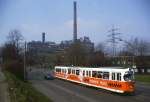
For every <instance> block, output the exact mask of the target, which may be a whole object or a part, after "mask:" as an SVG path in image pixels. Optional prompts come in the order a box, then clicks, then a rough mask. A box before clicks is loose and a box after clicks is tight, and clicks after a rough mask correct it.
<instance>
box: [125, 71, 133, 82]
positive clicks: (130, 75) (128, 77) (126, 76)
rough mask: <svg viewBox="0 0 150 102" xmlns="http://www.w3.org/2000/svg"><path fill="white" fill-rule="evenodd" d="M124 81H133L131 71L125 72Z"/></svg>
mask: <svg viewBox="0 0 150 102" xmlns="http://www.w3.org/2000/svg"><path fill="white" fill-rule="evenodd" d="M124 80H125V81H133V80H134V74H133V71H128V72H125V74H124Z"/></svg>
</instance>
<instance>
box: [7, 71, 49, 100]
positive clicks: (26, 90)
mask: <svg viewBox="0 0 150 102" xmlns="http://www.w3.org/2000/svg"><path fill="white" fill-rule="evenodd" d="M5 76H6V79H7V82H8V90H9V94H10V99H11V102H52V101H51V100H50V99H49V98H47V97H46V96H45V95H43V94H42V93H40V92H39V91H37V90H36V89H34V88H33V87H32V85H31V84H30V83H28V82H24V81H21V80H19V79H17V78H16V77H15V76H14V75H13V74H11V73H9V72H5Z"/></svg>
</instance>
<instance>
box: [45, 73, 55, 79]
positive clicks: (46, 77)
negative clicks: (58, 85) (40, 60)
mask: <svg viewBox="0 0 150 102" xmlns="http://www.w3.org/2000/svg"><path fill="white" fill-rule="evenodd" d="M44 78H45V79H46V80H53V79H54V76H53V75H51V74H50V73H48V74H46V75H45V76H44Z"/></svg>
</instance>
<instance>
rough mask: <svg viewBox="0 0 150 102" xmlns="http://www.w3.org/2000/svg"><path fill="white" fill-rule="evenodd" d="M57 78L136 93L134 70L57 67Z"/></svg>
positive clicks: (110, 89) (115, 90) (116, 90)
mask: <svg viewBox="0 0 150 102" xmlns="http://www.w3.org/2000/svg"><path fill="white" fill-rule="evenodd" d="M54 72H55V77H56V78H60V79H64V80H68V81H72V82H76V83H81V84H85V85H88V86H93V87H97V88H102V89H106V90H109V91H113V92H117V93H125V92H128V93H132V92H134V89H135V87H134V70H133V69H131V68H123V67H100V68H88V67H66V66H55V71H54Z"/></svg>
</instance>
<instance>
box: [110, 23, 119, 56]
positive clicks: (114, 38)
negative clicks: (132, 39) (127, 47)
mask: <svg viewBox="0 0 150 102" xmlns="http://www.w3.org/2000/svg"><path fill="white" fill-rule="evenodd" d="M117 30H118V29H117V28H115V27H114V25H112V29H111V30H109V31H108V32H110V33H111V34H109V35H108V37H109V38H110V39H108V42H111V43H112V53H113V57H114V56H116V45H117V43H118V42H117V40H118V39H120V38H119V37H118V35H120V33H117V32H116V31H117Z"/></svg>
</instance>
